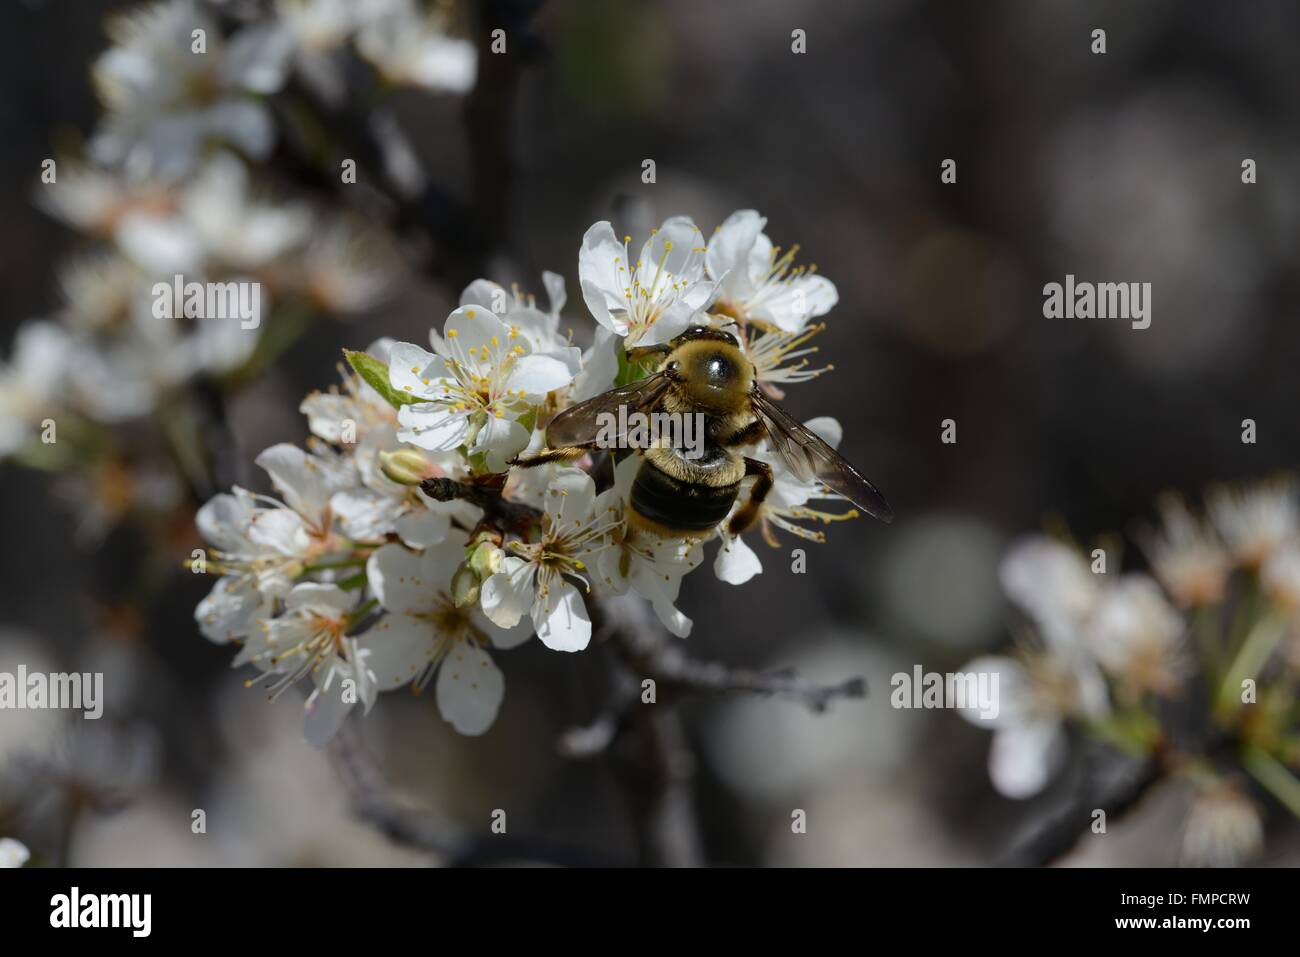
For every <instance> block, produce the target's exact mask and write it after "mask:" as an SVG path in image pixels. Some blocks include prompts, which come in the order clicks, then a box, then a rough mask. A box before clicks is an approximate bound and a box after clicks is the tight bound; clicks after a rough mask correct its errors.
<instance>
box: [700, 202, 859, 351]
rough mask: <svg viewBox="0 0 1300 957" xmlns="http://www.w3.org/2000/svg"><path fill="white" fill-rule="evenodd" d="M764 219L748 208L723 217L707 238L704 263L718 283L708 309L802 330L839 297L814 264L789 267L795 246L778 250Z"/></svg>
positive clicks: (744, 320)
mask: <svg viewBox="0 0 1300 957" xmlns="http://www.w3.org/2000/svg"><path fill="white" fill-rule="evenodd" d="M766 225H767V219H766V218H764V217H763V216H760V215H759V214H758V213H757V212H756V211H754V210H752V209H741V210H737V211H736V212H734V213H732V214H731V215H730V216H728V217H727V219H726V221H725V222H724V223H723V224H722V225H721V226H719V227H718V229H717V230H716V231H715V232H714V234H713V235H712V236H711V237H710V238H709V244H708V252H707V255H706V259H705V262H706V266H707V268H708V274H709V276H710V278H712V279H713V280H715V281H716V282H717V284H718V289H717V302H716V303H715V304H714V305H713V307H712V311H713V312H717V313H721V314H723V315H726V316H730V317H731V318H733V319H736V320H737V321H739V322H740V323H741V324H747V323H751V322H754V323H759V324H763V325H768V326H774V327H776V329H779V330H780V331H781V332H784V333H788V334H793V333H799V332H802V331H803V329H804V327H805V326H807V324H808V320H809V319H812V318H814V317H816V316H822V315H825V314H826V313H828V312H830V310H831V309H832V307H834V305H835V304H836V302H838V301H839V295H838V293H837V292H836V291H835V285H834V283H832V282H831V281H830V280H829V279H826V278H825V277H824V276H819V275H817V272H816V267H815V266H814V267H804V266H795V265H794V259H795V255H796V254H797V253H798V251H799V247H798V246H792V247H790V249H789V250H787V251H785V252H784V253H782V252H781V250H779V249H778V248H777V247H775V246H773V245H772V241H771V240H770V239H769V238H768V237H767V234H766V233H765V232H763V227H764V226H766Z"/></svg>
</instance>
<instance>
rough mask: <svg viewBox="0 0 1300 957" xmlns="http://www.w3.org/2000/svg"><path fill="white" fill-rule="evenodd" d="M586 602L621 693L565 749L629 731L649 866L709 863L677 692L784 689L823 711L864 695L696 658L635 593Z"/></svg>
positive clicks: (627, 786)
mask: <svg viewBox="0 0 1300 957" xmlns="http://www.w3.org/2000/svg"><path fill="white" fill-rule="evenodd" d="M588 605H589V607H590V608H591V610H592V621H593V626H594V627H595V630H596V631H597V634H598V635H600V636H601V637H603V638H604V639H605V640H606V641H608V642H610V644H611V645H612V646H613V648H614V650H615V652H616V656H615V660H616V662H617V663H618V670H620V671H621V672H622V673H621V676H620V677H619V679H618V681H619V684H617V685H616V689H619V688H621V689H623V690H621V691H617V692H616V695H615V697H614V698H613V699H612V701H611V704H610V705H609V706H607V708H606V710H605V711H604V712H602V714H601V715H600V717H599V718H597V720H596V722H595V723H594V724H593V725H590V726H588V727H587V728H584V729H580V730H579V731H578V732H577V733H576V735H575V733H574V732H570V733H569V735H567V736H566V738H565V739H563V741H562V746H565V745H567V746H568V747H570V748H571V747H573V745H574V744H575V740H576V743H577V744H578V746H579V747H580V749H583V754H584V755H590V754H591V753H592V752H593V751H594V749H595V748H596V747H597V746H599V745H601V744H602V743H603V744H604V745H605V746H608V745H609V744H611V743H612V741H613V739H614V738H615V732H616V731H617V730H619V729H620V728H626V729H628V731H629V734H628V735H627V736H626V737H628V738H629V739H630V740H631V748H630V755H627V754H624V755H620V756H619V757H620V759H621V760H620V761H619V763H618V765H617V766H618V767H619V768H620V771H621V774H620V778H621V779H622V781H623V783H624V791H625V793H626V794H627V797H628V801H629V804H630V805H631V807H632V809H633V812H634V815H633V816H634V819H635V820H636V822H637V834H638V839H639V842H640V847H641V860H642V863H644V864H648V865H652V866H671V867H691V866H697V865H699V864H702V863H704V862H705V855H704V849H703V845H702V842H701V840H700V832H699V824H698V821H697V819H696V815H695V808H694V791H693V781H694V771H695V759H694V756H693V754H692V752H691V749H690V746H689V743H688V741H687V739H686V733H685V729H684V727H683V725H682V720H681V715H680V712H679V711H678V708H677V703H676V701H675V700H674V696H673V694H672V692H674V691H699V690H707V691H714V692H718V691H750V692H758V693H761V694H785V695H789V696H791V697H794V698H796V699H798V700H800V701H802V702H803V703H804V704H806V705H807V706H808V707H810V708H812V709H813V710H814V711H823V710H825V708H826V707H827V706H828V705H829V703H830V702H831V701H832V700H834V699H835V698H837V697H862V696H863V695H865V694H866V683H865V682H864V681H863V680H862V679H861V678H855V679H852V680H850V681H846V682H843V683H841V684H837V685H830V686H824V687H823V686H817V685H812V684H808V683H805V682H801V681H799V680H798V679H797V678H795V677H794V675H793V674H791V673H790V672H789V671H781V672H771V673H761V672H755V671H750V670H746V669H733V668H729V667H727V666H726V665H721V664H716V663H709V662H701V661H697V660H695V659H693V658H690V657H689V656H687V655H686V654H684V653H683V652H682V651H681V650H680V649H678V648H677V647H675V646H674V645H672V644H671V643H670V642H671V640H672V639H670V638H668V636H667V635H666V633H665V632H664V630H663V628H662V627H660V625H659V624H658V622H656V621H653V620H652V619H651V615H650V612H649V609H648V606H647V605H646V603H645V602H643V601H640V600H638V599H637V598H635V597H633V596H626V595H625V596H620V597H617V598H610V599H607V600H604V601H600V600H589V602H588ZM646 678H649V679H652V680H653V681H654V682H655V696H654V700H653V703H652V704H647V705H645V706H638V704H637V702H638V701H640V700H641V699H640V698H639V696H638V694H637V691H638V690H639V688H640V685H641V682H642V681H643V680H644V679H646ZM629 689H630V693H629ZM665 693H667V694H666V696H665Z"/></svg>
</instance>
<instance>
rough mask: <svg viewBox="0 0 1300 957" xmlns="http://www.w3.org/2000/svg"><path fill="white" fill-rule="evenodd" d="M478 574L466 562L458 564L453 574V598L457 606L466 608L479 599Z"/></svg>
mask: <svg viewBox="0 0 1300 957" xmlns="http://www.w3.org/2000/svg"><path fill="white" fill-rule="evenodd" d="M478 585H479V578H478V575H476V574H474V570H473V569H472V568H470V567H469V565H468V564H467V563H466V562H461V563H460V564H459V565H457V566H456V571H455V573H454V574H453V575H452V576H451V600H452V603H453V604H455V606H456V607H457V608H464V607H465V606H466V605H472V604H474V603H475V602H477V601H478Z"/></svg>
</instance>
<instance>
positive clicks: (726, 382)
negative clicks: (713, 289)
mask: <svg viewBox="0 0 1300 957" xmlns="http://www.w3.org/2000/svg"><path fill="white" fill-rule="evenodd" d="M656 355H659V356H661V357H662V361H661V363H660V365H659V368H658V371H656V372H654V373H653V374H651V375H649V376H647V377H645V378H643V379H641V380H639V381H637V382H633V383H631V384H629V385H625V386H623V387H621V388H617V389H611V390H610V391H609V392H606V393H604V394H602V395H598V396H596V397H595V398H592V399H588V400H586V401H585V402H580V403H578V404H577V405H574V406H572V407H570V408H568V409H565V410H564V411H563V412H560V413H559V414H558V415H556V416H555V418H553V419H552V420H551V422H550V424H549V425H548V426H547V427H546V445H547V447H546V448H544V449H541V450H539V451H537V452H533V453H524V454H521V455H520V456H518V457H517V458H515V460H514V461H513V463H512V464H515V465H520V466H523V467H531V466H535V465H542V464H545V463H547V462H556V461H564V460H568V459H574V458H577V457H578V456H580V455H582V454H583V453H585V452H586V451H588V450H590V449H592V448H595V447H596V446H597V442H598V437H599V436H601V435H602V433H603V434H604V435H605V436H608V434H609V433H608V431H607V425H606V424H607V423H609V422H610V421H612V420H611V419H610V418H608V417H609V416H614V417H617V418H619V419H620V420H621V421H627V419H629V418H630V417H631V413H633V412H640V413H643V414H645V415H649V414H651V413H654V412H669V413H677V414H678V415H680V416H685V415H689V414H692V413H702V414H703V416H704V422H705V428H704V435H703V443H702V450H701V449H697V450H695V451H694V453H693V454H694V456H695V457H692V456H688V455H687V454H685V452H684V450H682V449H680V448H676V447H672V446H669V445H664V444H653V445H651V446H650V447H649V448H645V449H639V450H638V452H639V453H640V454H641V455H642V463H641V467H640V468H639V469H638V470H637V473H636V477H635V479H634V480H633V483H632V495H631V502H630V504H631V508H629V509H628V523H629V525H630V526H631V527H633V528H642V529H645V530H647V531H649V532H652V533H654V534H656V535H659V536H661V537H685V538H707V537H709V536H710V535H712V534H713V532H714V531H715V530H716V529H717V527H718V526H719V525H720V524H721V523H722V522H723V521H724V520H725V519H726V517H727V515H728V514H729V513H730V512H731V509H732V505H733V504H734V503H735V501H736V498H737V496H738V495H739V494H740V487H741V483H742V482H743V481H744V480H745V479H746V478H750V477H752V478H754V483H753V486H752V487H751V488H750V491H749V497H748V498H747V499H746V500H745V503H744V505H742V506H741V507H740V508H739V509H737V510H736V512H735V514H734V515H732V517H731V521H730V522H729V523H728V526H727V529H728V531H729V532H730V533H731V534H733V535H738V534H740V533H741V532H743V531H745V530H746V529H747V528H749V527H750V526H751V525H753V523H754V521H755V520H756V519H757V518H758V516H759V512H760V508H761V507H762V504H763V501H764V500H765V499H766V498H767V495H768V493H769V492H771V490H772V468H771V466H770V465H768V464H767V463H766V462H763V461H761V460H760V459H755V458H750V457H749V456H746V455H743V454H741V452H740V451H739V450H740V449H742V448H744V447H745V446H747V445H753V444H755V443H757V442H758V441H760V440H761V439H763V438H767V440H768V442H769V443H770V444H771V446H772V448H773V449H775V450H776V452H777V453H778V454H779V455H780V456H781V459H782V460H783V461H784V462H785V464H786V465H787V466H789V468H790V471H791V472H792V473H794V475H795V476H796V477H797V478H798V479H799V480H800V481H804V482H808V481H811V480H813V479H816V480H817V481H818V482H820V483H821V484H822V485H824V486H826V487H827V488H828V489H830V490H831V491H834V492H838V493H839V494H840V495H843V496H844V497H845V498H847V499H848V500H849V501H851V502H852V503H853V504H854V505H857V506H858V507H859V508H861V509H862V510H863V511H865V512H867V513H868V514H870V515H872V516H874V517H876V518H878V519H881V520H882V521H885V522H889V521H892V520H893V517H894V513H893V510H892V509H891V508H890V507H889V503H888V502H886V501H885V497H884V496H883V495H881V494H880V492H879V491H878V490H877V489H876V487H875V486H874V485H872V484H871V483H870V482H868V481H867V480H866V479H865V478H864V477H863V476H862V474H861V473H860V472H859V471H858V470H857V469H855V468H854V467H853V466H852V465H850V464H849V463H848V462H847V461H846V460H845V459H844V457H843V456H841V455H840V454H839V453H838V452H836V451H835V450H834V449H833V448H831V447H830V446H829V445H827V444H826V443H825V442H824V441H823V440H822V439H821V438H820V437H819V436H817V435H816V434H814V433H813V432H812V431H810V430H809V429H807V428H805V427H804V426H803V425H802V424H800V423H799V422H798V421H797V420H796V419H795V418H794V417H793V416H791V415H790V414H789V413H788V412H786V411H785V410H784V409H782V408H781V407H780V406H779V405H777V404H776V403H775V402H773V401H772V400H771V399H770V398H768V397H767V395H766V394H765V393H764V392H763V391H762V390H761V389H760V388H759V385H758V380H757V379H756V378H755V375H754V367H753V365H752V364H751V363H750V361H749V359H748V358H746V356H745V354H744V352H742V351H741V349H740V345H739V343H738V342H737V341H736V338H735V336H733V335H731V334H730V333H728V332H725V331H723V330H721V329H713V328H710V327H707V326H693V327H691V328H689V329H687V330H686V331H685V332H683V333H682V334H681V335H680V336H678V337H677V338H675V339H673V340H672V341H671V342H668V343H665V344H662V345H658V346H643V347H640V348H634V349H630V350H628V359H629V360H630V361H634V362H635V361H644V360H645V359H648V358H652V357H654V356H656ZM620 408H621V409H624V410H625V412H626V415H624V416H621V417H620V416H618V412H619V410H620ZM624 437H625V431H624V432H620V433H619V436H618V438H620V439H621V438H624Z"/></svg>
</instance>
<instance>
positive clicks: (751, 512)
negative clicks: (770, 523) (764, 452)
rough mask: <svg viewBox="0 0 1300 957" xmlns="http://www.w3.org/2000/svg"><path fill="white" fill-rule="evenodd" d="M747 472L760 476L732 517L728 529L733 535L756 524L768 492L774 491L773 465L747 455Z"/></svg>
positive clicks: (747, 473)
mask: <svg viewBox="0 0 1300 957" xmlns="http://www.w3.org/2000/svg"><path fill="white" fill-rule="evenodd" d="M745 474H746V475H756V476H758V478H757V479H756V480H755V481H754V486H753V488H751V489H750V490H749V498H748V499H746V500H745V504H744V505H742V506H741V507H740V510H739V511H737V512H736V514H735V515H733V516H732V517H731V522H730V524H728V525H727V531H729V532H730V533H731V534H732V535H739V534H740V533H741V532H743V531H745V529H747V528H749V526H751V525H753V524H754V520H755V519H756V518H758V510H759V508H760V507H761V506H762V504H763V500H764V499H765V498H767V493H768V492H770V491H772V466H770V465H768V464H767V463H766V462H762V461H760V460H758V459H751V458H749V457H748V456H746V457H745Z"/></svg>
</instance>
